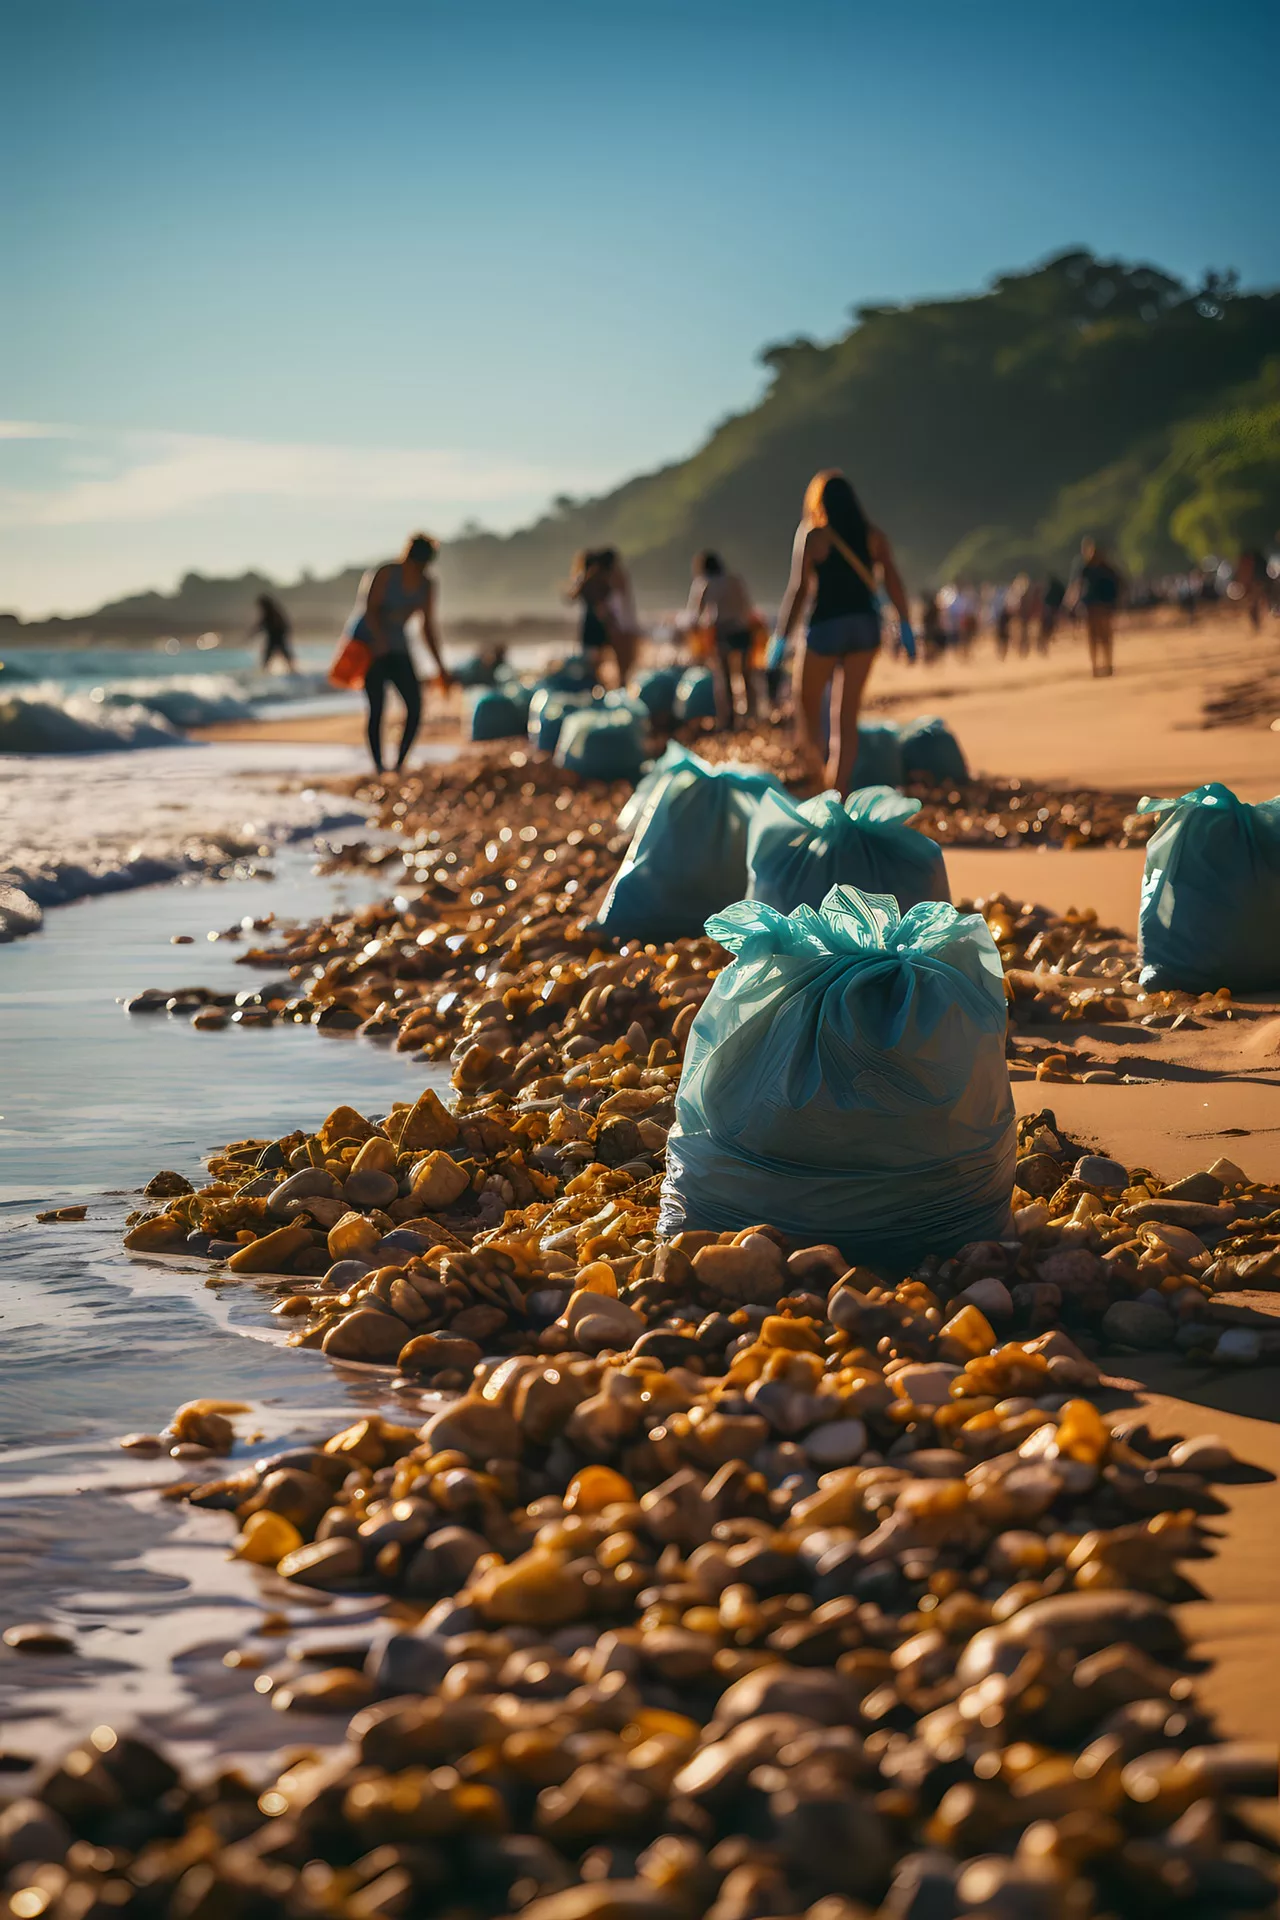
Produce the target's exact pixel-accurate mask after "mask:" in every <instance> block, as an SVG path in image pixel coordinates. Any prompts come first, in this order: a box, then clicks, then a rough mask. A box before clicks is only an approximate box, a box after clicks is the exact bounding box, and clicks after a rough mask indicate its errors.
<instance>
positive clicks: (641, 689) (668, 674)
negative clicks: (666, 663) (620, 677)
mask: <svg viewBox="0 0 1280 1920" xmlns="http://www.w3.org/2000/svg"><path fill="white" fill-rule="evenodd" d="M682 671H683V670H682V669H681V668H680V667H649V668H647V669H646V670H645V672H644V673H638V674H637V675H636V681H635V687H636V697H637V699H639V700H642V701H643V702H644V704H645V706H646V707H647V708H648V710H649V716H650V718H651V719H653V720H664V721H666V720H670V719H671V717H672V715H673V714H674V713H675V710H676V688H677V687H678V686H679V684H680V680H681V675H682Z"/></svg>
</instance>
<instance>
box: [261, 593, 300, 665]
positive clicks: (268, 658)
mask: <svg viewBox="0 0 1280 1920" xmlns="http://www.w3.org/2000/svg"><path fill="white" fill-rule="evenodd" d="M258 634H261V635H262V671H263V672H264V673H269V672H270V671H271V662H272V661H273V660H275V659H277V658H278V659H281V660H283V661H284V664H285V671H286V672H288V673H296V672H297V671H298V666H297V662H296V661H295V659H294V657H293V647H292V645H291V643H290V627H289V616H288V614H287V613H286V612H285V610H284V608H283V607H282V606H281V605H280V602H279V601H278V600H274V599H272V597H271V595H270V594H269V593H260V594H259V595H258V618H257V620H256V621H255V623H254V625H253V626H252V627H251V628H250V629H249V638H250V639H251V640H253V639H256V637H257V635H258Z"/></svg>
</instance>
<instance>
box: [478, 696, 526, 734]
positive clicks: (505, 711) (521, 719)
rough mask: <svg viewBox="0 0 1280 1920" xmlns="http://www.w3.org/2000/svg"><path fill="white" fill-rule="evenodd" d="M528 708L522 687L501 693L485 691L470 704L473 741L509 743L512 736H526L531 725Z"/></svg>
mask: <svg viewBox="0 0 1280 1920" xmlns="http://www.w3.org/2000/svg"><path fill="white" fill-rule="evenodd" d="M519 696H523V697H519ZM528 708H529V700H528V695H527V693H526V692H525V689H524V688H523V687H516V688H513V689H512V690H511V691H509V692H502V693H499V692H498V691H497V690H496V688H493V687H486V688H485V689H484V691H483V692H481V693H478V694H477V695H476V696H475V698H474V699H473V700H472V702H471V722H470V729H469V731H470V737H471V739H472V740H506V739H509V738H510V737H511V735H512V734H516V733H523V732H524V731H525V728H526V726H527V724H528V722H527V714H528Z"/></svg>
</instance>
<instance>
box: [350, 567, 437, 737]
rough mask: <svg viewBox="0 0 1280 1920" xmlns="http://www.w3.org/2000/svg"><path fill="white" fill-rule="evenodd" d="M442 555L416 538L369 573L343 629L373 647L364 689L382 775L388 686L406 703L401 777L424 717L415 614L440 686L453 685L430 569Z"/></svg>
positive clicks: (370, 647) (371, 731) (372, 735)
mask: <svg viewBox="0 0 1280 1920" xmlns="http://www.w3.org/2000/svg"><path fill="white" fill-rule="evenodd" d="M438 552H439V546H438V543H437V542H436V541H435V540H433V539H432V538H431V536H430V535H429V534H426V533H415V534H412V535H411V536H410V538H409V540H408V542H407V543H406V545H405V549H404V552H403V553H402V554H401V556H400V558H399V560H388V561H386V562H385V563H384V564H383V565H382V566H379V567H374V569H373V570H372V572H370V573H367V574H366V575H365V577H364V579H363V580H362V581H361V583H360V596H359V598H358V600H357V601H356V605H355V609H354V611H353V612H352V615H351V618H350V619H349V620H348V621H347V624H346V626H345V628H344V629H343V631H344V633H345V634H346V635H347V636H348V638H353V639H356V640H363V642H364V643H365V645H366V646H367V647H368V649H369V654H370V660H369V666H368V669H367V671H366V673H365V677H364V691H365V697H366V699H367V700H368V702H369V726H368V736H369V752H370V753H371V754H372V756H373V764H374V767H375V768H376V769H377V771H378V772H379V773H381V772H382V770H383V765H382V709H383V704H384V702H385V699H386V693H387V688H388V687H394V688H395V690H396V692H397V693H398V694H399V695H400V698H401V700H402V701H403V702H404V726H403V728H402V729H401V733H400V749H399V752H398V753H397V755H396V772H397V773H399V772H400V770H401V768H402V767H403V766H404V763H405V761H406V760H407V758H408V756H409V749H410V747H411V746H412V745H413V743H414V739H415V738H416V736H417V732H418V726H419V723H420V721H421V719H422V693H421V689H420V688H419V685H418V674H417V670H416V668H415V667H414V664H413V656H412V655H411V653H410V652H409V636H408V634H407V633H406V631H405V628H406V626H407V625H408V623H409V621H410V620H411V619H412V618H413V617H414V615H415V614H418V615H420V616H421V619H422V637H423V639H424V640H425V641H426V643H427V646H428V647H429V648H430V650H431V655H432V658H433V659H434V661H435V663H436V672H437V673H438V674H439V676H440V684H441V686H442V687H447V686H448V685H449V674H448V671H447V669H446V667H445V664H444V658H443V655H442V653H441V650H440V634H439V630H438V628H437V626H436V583H435V579H434V577H433V575H432V574H431V573H430V571H429V569H430V566H431V563H432V561H433V560H434V559H435V557H436V554H437V553H438Z"/></svg>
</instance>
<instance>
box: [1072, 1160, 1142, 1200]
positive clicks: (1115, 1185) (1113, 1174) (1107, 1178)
mask: <svg viewBox="0 0 1280 1920" xmlns="http://www.w3.org/2000/svg"><path fill="white" fill-rule="evenodd" d="M1072 1177H1073V1178H1074V1179H1076V1180H1079V1181H1080V1182H1081V1184H1082V1185H1083V1186H1086V1187H1102V1188H1105V1189H1106V1190H1107V1191H1108V1192H1111V1193H1122V1192H1123V1191H1124V1189H1125V1188H1126V1187H1127V1186H1128V1184H1129V1175H1128V1173H1127V1172H1126V1170H1125V1168H1124V1167H1123V1166H1122V1165H1121V1164H1120V1162H1119V1161H1118V1160H1108V1159H1106V1158H1104V1156H1103V1155H1102V1154H1099V1153H1085V1154H1081V1156H1080V1158H1079V1159H1078V1160H1077V1161H1076V1164H1075V1172H1074V1174H1073V1176H1072Z"/></svg>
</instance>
